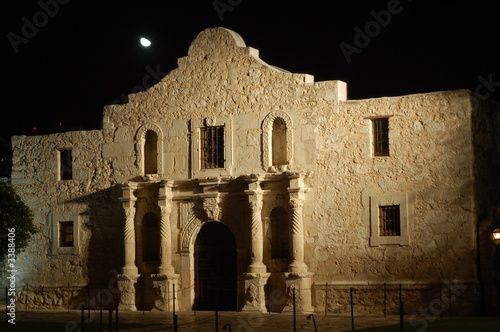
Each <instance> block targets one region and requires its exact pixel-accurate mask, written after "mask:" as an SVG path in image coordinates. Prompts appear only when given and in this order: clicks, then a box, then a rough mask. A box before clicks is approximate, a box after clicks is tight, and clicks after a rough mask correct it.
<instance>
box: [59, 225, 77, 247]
mask: <svg viewBox="0 0 500 332" xmlns="http://www.w3.org/2000/svg"><path fill="white" fill-rule="evenodd" d="M73 245H74V242H73V222H72V221H60V222H59V247H73Z"/></svg>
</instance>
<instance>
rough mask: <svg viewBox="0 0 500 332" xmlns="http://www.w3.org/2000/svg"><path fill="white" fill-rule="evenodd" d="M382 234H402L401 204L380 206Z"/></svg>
mask: <svg viewBox="0 0 500 332" xmlns="http://www.w3.org/2000/svg"><path fill="white" fill-rule="evenodd" d="M378 215H379V227H380V236H400V235H401V219H400V215H399V205H385V206H379V213H378Z"/></svg>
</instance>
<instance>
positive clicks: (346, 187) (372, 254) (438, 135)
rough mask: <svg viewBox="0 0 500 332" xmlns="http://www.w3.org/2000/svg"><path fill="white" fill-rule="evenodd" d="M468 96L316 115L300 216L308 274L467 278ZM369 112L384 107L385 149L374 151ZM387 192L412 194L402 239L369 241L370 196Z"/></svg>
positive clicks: (361, 105) (347, 107)
mask: <svg viewBox="0 0 500 332" xmlns="http://www.w3.org/2000/svg"><path fill="white" fill-rule="evenodd" d="M469 98H470V95H469V93H468V92H466V91H456V92H443V93H431V94H420V95H411V96H404V97H393V98H378V99H369V100H360V101H348V102H344V103H340V104H339V105H338V106H337V107H332V108H331V112H329V113H327V112H324V114H323V115H322V116H321V118H319V122H318V135H317V138H316V148H317V151H318V153H317V158H316V164H317V170H316V177H315V180H316V182H315V184H314V187H315V188H314V193H313V194H312V195H311V196H313V198H312V199H311V201H314V202H315V203H314V204H311V205H313V206H314V208H312V211H311V214H310V215H308V217H307V218H306V220H310V221H311V222H308V223H307V231H308V234H307V238H306V242H307V244H308V247H307V248H308V251H307V252H308V258H309V261H310V269H311V271H314V272H315V273H316V275H315V281H316V282H333V281H342V282H347V281H358V280H359V281H361V280H363V281H368V280H370V281H394V280H427V281H439V280H444V279H457V280H461V281H467V280H474V278H475V276H476V274H475V272H476V271H475V263H474V262H475V254H476V249H475V248H476V245H475V235H474V234H475V231H474V226H475V215H474V193H473V154H472V137H471V108H470V102H469ZM373 116H391V118H390V120H389V132H390V134H389V136H390V157H372V154H371V151H370V149H371V147H370V144H371V143H370V119H369V117H373ZM388 193H407V194H409V195H412V196H414V206H413V208H412V209H410V211H409V216H410V219H409V223H408V226H409V238H410V245H408V246H399V245H382V246H379V247H370V242H369V238H370V235H371V234H370V215H369V213H370V211H369V200H368V197H369V196H377V195H384V194H388ZM411 210H413V211H411ZM464 261H467V262H470V264H463V262H464Z"/></svg>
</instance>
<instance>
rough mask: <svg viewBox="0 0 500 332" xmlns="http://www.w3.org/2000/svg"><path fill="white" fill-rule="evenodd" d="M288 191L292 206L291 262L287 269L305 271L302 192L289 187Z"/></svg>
mask: <svg viewBox="0 0 500 332" xmlns="http://www.w3.org/2000/svg"><path fill="white" fill-rule="evenodd" d="M292 190H293V191H292ZM289 192H290V206H291V208H292V263H291V264H290V266H289V271H290V272H304V271H307V265H306V264H305V263H304V222H303V219H302V207H303V206H304V192H303V191H302V190H300V189H299V190H296V191H295V189H289Z"/></svg>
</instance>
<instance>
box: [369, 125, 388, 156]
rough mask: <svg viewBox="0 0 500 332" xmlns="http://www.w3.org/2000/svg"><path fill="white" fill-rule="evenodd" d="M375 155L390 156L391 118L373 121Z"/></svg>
mask: <svg viewBox="0 0 500 332" xmlns="http://www.w3.org/2000/svg"><path fill="white" fill-rule="evenodd" d="M372 128H373V130H372V131H373V155H374V156H388V155H389V118H378V119H372Z"/></svg>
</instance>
